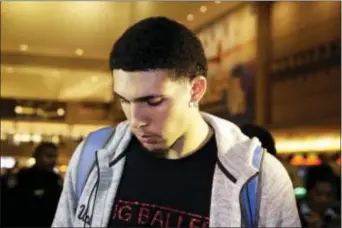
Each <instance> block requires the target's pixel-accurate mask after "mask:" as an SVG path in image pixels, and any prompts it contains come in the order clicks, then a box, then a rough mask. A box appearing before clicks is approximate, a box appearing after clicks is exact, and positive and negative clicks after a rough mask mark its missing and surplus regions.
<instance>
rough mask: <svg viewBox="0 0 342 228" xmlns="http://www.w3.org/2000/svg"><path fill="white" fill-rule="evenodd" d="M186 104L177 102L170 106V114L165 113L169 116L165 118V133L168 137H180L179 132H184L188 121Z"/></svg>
mask: <svg viewBox="0 0 342 228" xmlns="http://www.w3.org/2000/svg"><path fill="white" fill-rule="evenodd" d="M187 111H188V110H187V107H186V105H184V104H182V103H177V105H173V106H172V107H170V108H169V110H168V114H167V115H165V116H166V117H167V118H165V120H164V131H163V132H164V134H166V135H167V136H168V137H171V138H172V137H173V136H174V137H179V134H180V133H181V132H183V130H184V126H185V124H186V122H187V118H186V116H187V115H186V113H187Z"/></svg>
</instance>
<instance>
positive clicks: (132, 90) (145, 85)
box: [113, 70, 180, 99]
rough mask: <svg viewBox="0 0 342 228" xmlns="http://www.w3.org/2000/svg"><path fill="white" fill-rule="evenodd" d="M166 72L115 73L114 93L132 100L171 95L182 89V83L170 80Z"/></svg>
mask: <svg viewBox="0 0 342 228" xmlns="http://www.w3.org/2000/svg"><path fill="white" fill-rule="evenodd" d="M169 74H170V72H169V71H166V70H151V71H134V72H128V71H123V70H114V71H113V79H114V80H113V81H114V92H116V93H118V94H120V95H121V96H123V97H125V98H128V99H131V98H136V97H142V96H147V95H158V94H163V95H170V94H172V93H175V90H177V89H178V88H179V87H180V83H179V82H176V81H173V80H171V79H170V77H169V76H170V75H169Z"/></svg>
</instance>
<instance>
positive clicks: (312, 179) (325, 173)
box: [305, 164, 334, 192]
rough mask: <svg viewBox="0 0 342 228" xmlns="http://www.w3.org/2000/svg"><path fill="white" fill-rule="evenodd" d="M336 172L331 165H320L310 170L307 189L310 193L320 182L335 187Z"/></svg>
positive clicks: (306, 184)
mask: <svg viewBox="0 0 342 228" xmlns="http://www.w3.org/2000/svg"><path fill="white" fill-rule="evenodd" d="M333 177H334V172H333V170H332V169H331V167H330V166H329V165H325V164H323V165H319V166H313V167H310V168H308V171H307V175H306V181H305V188H306V190H307V191H308V192H309V191H310V190H311V189H313V188H314V187H315V186H316V184H317V183H318V182H327V183H330V184H331V185H332V186H333Z"/></svg>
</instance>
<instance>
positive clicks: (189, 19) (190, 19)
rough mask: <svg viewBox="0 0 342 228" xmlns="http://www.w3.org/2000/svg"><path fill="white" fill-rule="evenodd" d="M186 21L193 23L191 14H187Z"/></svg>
mask: <svg viewBox="0 0 342 228" xmlns="http://www.w3.org/2000/svg"><path fill="white" fill-rule="evenodd" d="M186 19H187V20H188V21H193V20H194V15H192V14H191V13H189V14H188V16H187V17H186Z"/></svg>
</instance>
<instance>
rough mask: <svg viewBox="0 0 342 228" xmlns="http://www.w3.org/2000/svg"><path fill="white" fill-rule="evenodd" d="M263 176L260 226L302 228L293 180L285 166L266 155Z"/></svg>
mask: <svg viewBox="0 0 342 228" xmlns="http://www.w3.org/2000/svg"><path fill="white" fill-rule="evenodd" d="M264 156H265V157H264V161H263V167H262V175H261V184H262V186H261V188H262V190H261V191H262V193H261V202H260V225H261V226H262V227H301V222H300V219H299V214H298V208H297V203H296V199H295V195H294V191H293V185H292V182H291V179H290V177H289V175H288V173H287V171H286V169H285V168H284V166H283V165H282V164H281V163H280V162H279V161H278V160H277V159H276V158H275V157H273V156H272V155H270V154H269V153H265V155H264Z"/></svg>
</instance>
